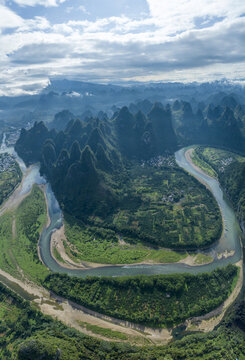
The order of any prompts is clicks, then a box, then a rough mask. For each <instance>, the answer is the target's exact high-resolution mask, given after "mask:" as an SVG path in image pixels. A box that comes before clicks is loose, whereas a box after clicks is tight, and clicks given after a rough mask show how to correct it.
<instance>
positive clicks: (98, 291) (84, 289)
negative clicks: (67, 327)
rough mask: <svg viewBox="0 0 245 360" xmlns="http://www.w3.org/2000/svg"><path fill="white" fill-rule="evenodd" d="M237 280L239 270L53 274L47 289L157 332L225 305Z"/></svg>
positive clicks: (48, 281)
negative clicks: (81, 275)
mask: <svg viewBox="0 0 245 360" xmlns="http://www.w3.org/2000/svg"><path fill="white" fill-rule="evenodd" d="M237 274H238V268H237V267H236V266H233V265H228V266H227V267H225V268H221V269H217V270H214V271H213V272H211V273H202V274H198V275H191V274H171V275H152V276H134V277H121V278H86V279H81V278H71V277H69V276H67V275H61V274H50V275H48V276H47V278H46V279H45V280H44V286H46V287H47V288H48V289H49V290H51V291H53V292H54V293H56V294H58V295H61V296H63V297H64V298H66V299H70V300H72V301H74V302H76V303H78V304H80V305H84V306H86V307H88V308H90V309H93V310H95V311H98V312H100V313H103V314H107V315H110V316H113V317H115V318H119V319H123V320H128V321H131V322H134V323H140V324H144V325H149V326H153V327H159V326H162V327H171V326H174V325H177V324H179V323H182V322H184V321H185V320H186V319H188V318H190V317H194V316H199V315H203V314H206V313H208V312H210V311H211V310H213V309H215V308H217V307H218V306H219V305H221V304H222V302H223V301H224V300H225V299H226V298H227V297H228V296H229V294H230V293H231V291H232V289H233V287H234V284H235V283H236V279H237ZM142 310H143V311H142Z"/></svg>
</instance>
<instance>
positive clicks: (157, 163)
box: [141, 155, 175, 168]
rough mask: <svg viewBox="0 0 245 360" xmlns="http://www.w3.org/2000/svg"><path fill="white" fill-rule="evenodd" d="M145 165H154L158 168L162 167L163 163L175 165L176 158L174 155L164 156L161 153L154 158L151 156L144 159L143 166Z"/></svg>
mask: <svg viewBox="0 0 245 360" xmlns="http://www.w3.org/2000/svg"><path fill="white" fill-rule="evenodd" d="M145 165H148V166H152V167H158V168H160V167H161V166H163V165H165V166H170V167H174V165H175V160H174V157H173V156H167V157H164V156H160V155H159V156H156V157H154V158H151V159H150V160H148V161H142V163H141V166H142V167H144V166H145Z"/></svg>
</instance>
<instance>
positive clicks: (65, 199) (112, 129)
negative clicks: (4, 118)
mask: <svg viewBox="0 0 245 360" xmlns="http://www.w3.org/2000/svg"><path fill="white" fill-rule="evenodd" d="M65 114H66V115H67V116H68V119H69V116H70V114H67V113H65ZM171 114H172V113H171V109H170V107H168V106H167V107H165V108H164V107H163V106H162V105H161V104H158V103H157V104H155V105H154V106H153V108H152V109H151V111H150V112H149V114H148V115H147V116H146V115H144V114H143V113H142V112H141V111H138V112H137V113H136V114H135V115H133V114H131V113H130V112H129V110H128V108H126V107H124V108H122V109H121V110H120V111H119V112H118V113H117V114H115V117H114V118H113V119H108V118H107V117H106V116H105V115H104V116H103V117H102V118H101V119H99V118H97V119H90V120H89V121H88V122H85V121H80V120H70V121H69V122H68V125H67V127H66V129H65V131H60V132H58V133H56V131H55V130H54V129H52V130H48V129H47V128H46V126H45V125H44V124H43V123H36V124H35V126H34V127H33V128H32V129H30V130H29V131H26V130H22V133H21V135H20V138H19V140H18V141H17V143H16V150H17V151H18V152H19V154H20V156H22V157H23V159H24V160H25V161H26V162H27V163H29V162H31V161H38V160H39V161H41V171H42V173H43V174H45V175H46V176H47V178H48V180H49V181H50V183H51V185H52V188H53V190H54V192H55V194H56V197H57V199H58V201H59V203H60V205H61V207H62V209H63V210H64V213H67V214H68V215H70V216H74V217H76V218H78V219H79V220H80V221H81V226H80V229H81V237H82V238H83V239H85V240H86V241H85V242H88V241H89V240H90V238H91V237H92V238H93V239H94V238H95V239H96V238H97V237H102V238H104V239H106V238H107V239H108V237H109V238H112V239H113V242H114V243H115V242H117V241H118V234H120V236H122V237H123V238H124V240H125V241H126V242H129V243H132V242H133V243H137V242H138V241H141V242H143V243H146V244H151V245H153V246H157V247H165V248H172V249H196V248H200V247H206V246H209V245H210V244H212V243H213V242H215V241H216V240H217V239H218V238H219V236H220V234H221V231H222V223H221V215H220V211H219V208H218V206H217V204H216V202H215V200H214V198H213V196H212V195H211V193H210V192H209V191H208V190H207V189H205V187H204V186H202V185H201V184H200V183H199V182H197V181H196V180H195V179H193V178H192V177H191V176H188V175H187V173H186V172H184V171H183V170H181V169H180V168H179V167H178V166H177V165H176V163H175V160H174V158H173V156H171V155H170V154H171V153H173V151H174V150H176V148H177V139H176V135H175V133H174V130H173V127H172V115H171ZM64 116H65V115H64ZM56 119H57V118H56ZM66 218H67V219H70V217H67V216H66ZM68 223H69V221H67V223H66V224H68ZM68 226H69V224H68ZM86 226H90V227H92V229H91V231H90V233H91V236H87V235H86V234H84V231H82V228H85V227H86ZM82 233H83V235H84V236H82ZM66 234H67V236H69V235H70V238H69V239H68V240H69V241H70V242H73V243H74V236H73V235H74V234H73V233H72V232H71V231H67V233H66ZM98 234H99V235H98ZM74 245H76V244H74ZM83 258H84V257H83Z"/></svg>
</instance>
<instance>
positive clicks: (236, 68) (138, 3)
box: [0, 0, 245, 96]
mask: <svg viewBox="0 0 245 360" xmlns="http://www.w3.org/2000/svg"><path fill="white" fill-rule="evenodd" d="M52 78H68V79H73V80H80V81H90V82H98V83H115V84H119V83H123V84H124V83H125V84H127V83H129V82H132V81H133V82H134V81H139V82H167V81H178V82H193V81H197V82H204V81H213V80H220V79H224V78H226V79H229V80H232V81H236V82H241V83H243V82H244V83H245V1H244V0H0V95H10V96H16V95H21V94H34V93H38V92H39V91H40V90H41V89H42V88H44V87H45V86H46V85H47V84H48V83H49V81H50V79H52Z"/></svg>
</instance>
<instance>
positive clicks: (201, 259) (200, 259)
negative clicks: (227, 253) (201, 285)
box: [195, 253, 213, 265]
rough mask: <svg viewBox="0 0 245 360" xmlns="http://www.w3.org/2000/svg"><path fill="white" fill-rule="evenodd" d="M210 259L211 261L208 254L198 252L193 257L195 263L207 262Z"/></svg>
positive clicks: (210, 260)
mask: <svg viewBox="0 0 245 360" xmlns="http://www.w3.org/2000/svg"><path fill="white" fill-rule="evenodd" d="M212 261H213V258H212V256H210V255H205V254H201V253H199V254H197V255H196V257H195V264H197V265H202V264H207V263H210V262H212Z"/></svg>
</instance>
